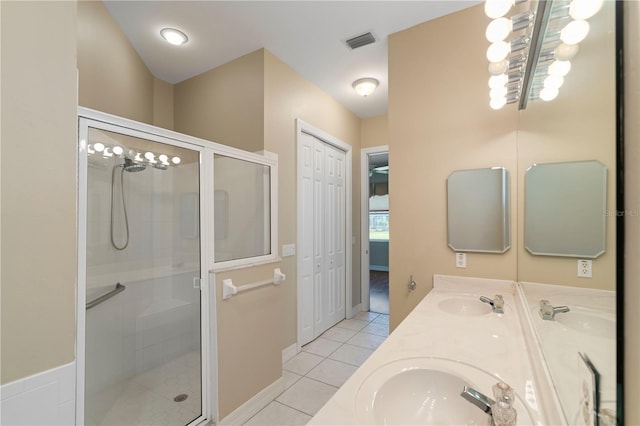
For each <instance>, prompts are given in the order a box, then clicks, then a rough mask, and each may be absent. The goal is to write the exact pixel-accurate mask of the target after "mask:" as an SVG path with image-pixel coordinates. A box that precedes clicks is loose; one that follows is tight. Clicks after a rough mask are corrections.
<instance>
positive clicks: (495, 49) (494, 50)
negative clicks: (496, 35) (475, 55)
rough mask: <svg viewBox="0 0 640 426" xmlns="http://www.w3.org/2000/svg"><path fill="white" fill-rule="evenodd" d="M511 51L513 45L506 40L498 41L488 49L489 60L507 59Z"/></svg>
mask: <svg viewBox="0 0 640 426" xmlns="http://www.w3.org/2000/svg"><path fill="white" fill-rule="evenodd" d="M509 52H511V45H510V44H509V43H507V42H505V41H497V42H495V43H493V44H491V46H489V48H488V49H487V59H488V60H489V62H500V61H503V60H504V59H506V57H507V55H508V54H509Z"/></svg>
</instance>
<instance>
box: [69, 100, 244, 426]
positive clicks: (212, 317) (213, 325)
mask: <svg viewBox="0 0 640 426" xmlns="http://www.w3.org/2000/svg"><path fill="white" fill-rule="evenodd" d="M89 127H95V128H99V129H104V130H110V131H115V132H119V133H122V134H126V135H128V136H133V137H139V138H145V139H148V140H152V141H154V142H160V143H165V144H169V145H175V146H179V147H181V148H186V149H190V150H192V151H197V152H199V153H200V176H199V186H200V197H199V201H200V202H199V206H200V218H201V220H200V287H201V288H200V289H201V296H200V327H201V340H200V344H201V363H202V368H201V380H202V382H201V383H202V395H201V400H202V413H201V416H200V417H199V418H197V419H195V420H194V421H193V422H191V423H190V425H197V424H200V423H208V422H210V421H214V422H216V423H218V422H219V419H218V413H219V408H218V356H217V354H218V350H217V315H216V300H215V291H213V290H214V288H213V283H212V282H210V277H209V270H211V269H212V268H213V260H212V259H213V256H212V255H209V254H212V253H213V250H212V247H211V246H210V245H211V244H210V243H209V241H212V240H213V234H212V233H213V230H214V226H213V214H212V213H213V208H212V207H213V202H212V200H210V201H211V202H207V201H208V200H207V197H205V193H206V191H207V189H208V188H210V189H211V190H212V187H211V185H212V182H213V166H212V164H211V162H210V161H207V160H206V159H205V158H206V157H207V154H209V155H208V156H209V157H210V158H211V159H212V158H213V155H212V153H213V150H212V149H215V151H216V152H219V151H225V150H226V151H230V152H233V153H236V152H239V150H235V149H234V148H229V147H225V146H223V145H219V144H216V143H214V142H209V141H206V140H203V139H199V138H195V137H191V136H187V135H184V134H181V133H177V132H174V131H170V130H166V129H162V128H159V127H155V126H151V125H148V124H144V123H140V122H136V121H132V120H129V119H125V118H121V117H117V116H114V115H111V114H107V113H103V112H99V111H95V110H91V109H88V108H83V107H78V151H77V155H78V157H77V163H76V164H77V166H76V167H77V170H76V171H77V176H78V179H77V194H76V195H77V201H76V203H77V204H76V215H77V216H76V217H77V226H78V229H77V231H78V238H77V249H76V250H77V259H78V264H77V271H78V275H77V283H76V348H75V352H76V366H75V367H76V378H75V379H76V389H75V392H76V398H75V403H76V406H75V414H76V418H75V424H76V425H83V424H84V414H85V400H84V391H85V343H86V342H85V332H86V309H85V300H86V286H87V282H86V272H87V268H86V262H87V250H86V247H87V199H88V192H87V190H88V185H87V184H88V158H87V147H88V128H89ZM209 198H212V197H209Z"/></svg>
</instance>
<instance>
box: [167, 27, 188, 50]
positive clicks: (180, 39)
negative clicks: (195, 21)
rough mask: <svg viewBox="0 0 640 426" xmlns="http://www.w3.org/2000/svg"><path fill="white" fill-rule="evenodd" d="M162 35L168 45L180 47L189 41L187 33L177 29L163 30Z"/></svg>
mask: <svg viewBox="0 0 640 426" xmlns="http://www.w3.org/2000/svg"><path fill="white" fill-rule="evenodd" d="M160 35H161V36H162V38H163V39H165V40H166V41H167V42H168V43H170V44H173V45H174V46H180V45H181V44H185V43H186V42H187V41H188V40H189V37H187V35H186V34H185V33H183V32H182V31H180V30H176V29H175V28H163V29H161V30H160Z"/></svg>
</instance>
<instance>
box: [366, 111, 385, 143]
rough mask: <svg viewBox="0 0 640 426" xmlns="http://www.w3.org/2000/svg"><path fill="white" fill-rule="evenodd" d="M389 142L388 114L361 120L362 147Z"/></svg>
mask: <svg viewBox="0 0 640 426" xmlns="http://www.w3.org/2000/svg"><path fill="white" fill-rule="evenodd" d="M388 144H389V125H388V117H387V114H384V115H379V116H377V117H371V118H363V119H362V120H360V147H361V148H372V147H376V146H382V145H388Z"/></svg>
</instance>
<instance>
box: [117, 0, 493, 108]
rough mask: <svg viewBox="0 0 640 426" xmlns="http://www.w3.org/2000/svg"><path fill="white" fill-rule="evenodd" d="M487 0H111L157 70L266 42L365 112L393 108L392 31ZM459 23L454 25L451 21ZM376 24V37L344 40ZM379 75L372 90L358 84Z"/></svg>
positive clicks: (218, 59) (208, 62)
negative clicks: (169, 30)
mask: <svg viewBox="0 0 640 426" xmlns="http://www.w3.org/2000/svg"><path fill="white" fill-rule="evenodd" d="M478 3H481V2H480V1H457V0H456V1H454V0H449V1H326V0H325V1H308V0H305V1H241V0H236V1H182V0H174V1H115V0H105V4H106V6H107V8H108V10H109V11H110V13H111V15H113V17H114V18H115V20H116V21H117V22H118V24H119V25H120V28H121V29H122V31H123V32H124V34H125V36H126V37H127V38H128V39H129V40H130V42H131V43H132V45H133V47H134V48H135V49H136V51H137V52H138V54H139V55H140V57H141V58H142V60H143V61H144V63H145V64H146V65H147V67H148V68H149V70H150V71H151V73H152V74H153V75H154V76H156V77H157V78H159V79H162V80H165V81H168V82H169V83H178V82H180V81H183V80H186V79H188V78H190V77H193V76H195V75H198V74H200V73H202V72H204V71H208V70H210V69H212V68H215V67H217V66H219V65H222V64H224V63H226V62H229V61H231V60H233V59H235V58H238V57H240V56H242V55H245V54H247V53H251V52H253V51H255V50H257V49H260V48H266V49H267V50H269V51H270V52H271V53H273V54H274V55H276V56H277V57H278V58H280V59H281V60H282V61H284V62H285V63H287V64H288V65H289V66H290V67H292V68H293V69H294V70H296V71H297V72H298V73H299V74H300V75H302V76H304V77H305V78H307V79H308V80H310V81H312V82H313V83H314V84H316V85H317V86H318V87H319V88H320V89H322V90H323V91H325V92H326V93H328V94H329V95H331V96H332V97H333V98H334V99H336V100H337V101H338V102H340V103H341V104H342V105H344V106H345V107H346V108H348V109H349V110H351V111H353V112H354V113H355V114H356V115H358V116H359V117H361V118H366V117H372V116H376V115H380V114H384V113H385V112H386V111H387V97H388V96H387V95H388V84H387V36H388V35H389V34H392V33H395V32H397V31H400V30H403V29H406V28H409V27H412V26H414V25H416V24H419V23H421V22H425V21H428V20H431V19H434V18H437V17H440V16H443V15H446V14H449V13H452V12H455V11H458V10H461V9H464V8H467V7H469V6H472V5H475V4H478ZM164 27H174V28H178V29H180V30H182V31H184V32H185V33H186V34H187V35H188V36H189V43H187V44H186V45H183V46H179V47H176V46H171V45H169V44H168V43H166V42H164V40H162V39H161V38H160V34H159V33H160V29H162V28H164ZM451 30H452V31H456V29H455V28H452V29H451ZM366 32H371V33H372V34H373V35H374V36H375V38H376V40H377V41H376V43H375V44H371V45H368V46H364V47H361V48H359V49H356V50H351V49H350V48H349V47H348V46H347V45H346V44H345V43H344V42H345V40H347V39H350V38H352V37H354V36H357V35H360V34H363V33H366ZM362 77H374V78H377V79H378V80H380V86H379V87H378V89H377V90H376V91H375V92H374V93H373V94H372V95H370V96H369V97H366V98H363V97H361V96H359V95H357V94H356V93H355V91H354V90H353V88H352V87H351V84H352V83H353V81H354V80H357V79H358V78H362Z"/></svg>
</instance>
